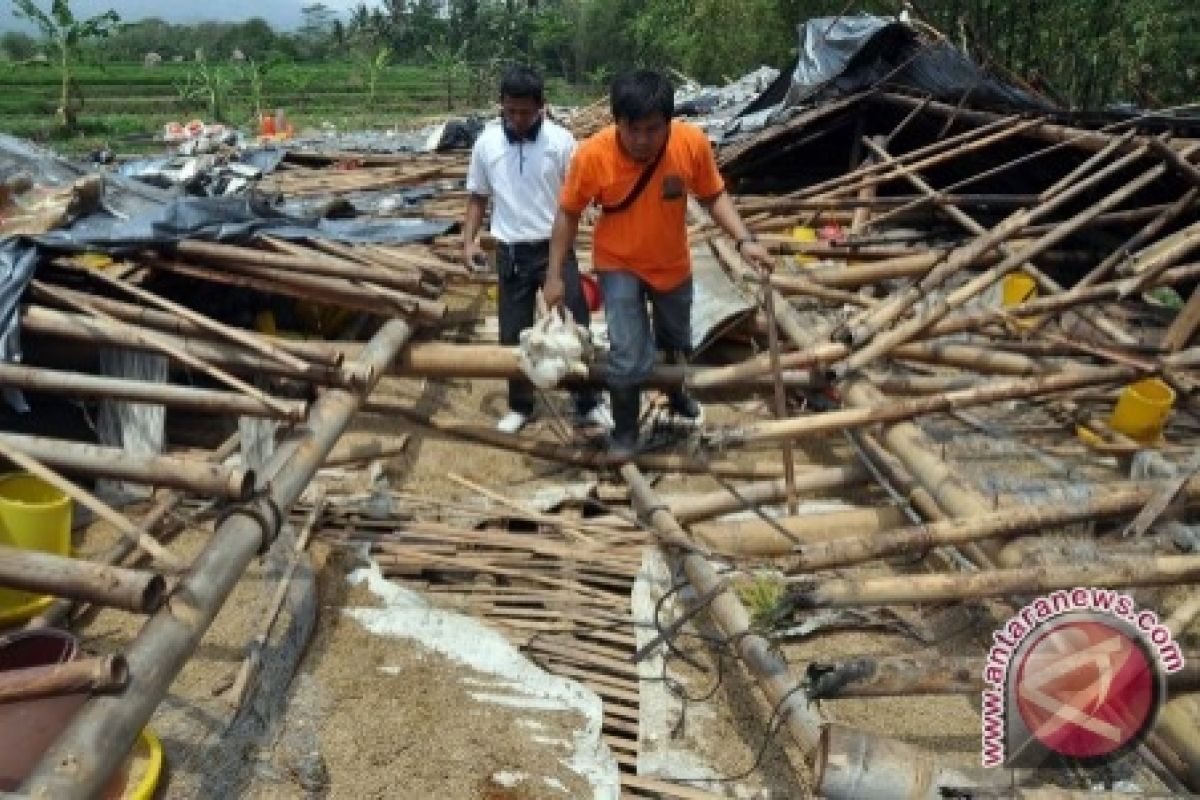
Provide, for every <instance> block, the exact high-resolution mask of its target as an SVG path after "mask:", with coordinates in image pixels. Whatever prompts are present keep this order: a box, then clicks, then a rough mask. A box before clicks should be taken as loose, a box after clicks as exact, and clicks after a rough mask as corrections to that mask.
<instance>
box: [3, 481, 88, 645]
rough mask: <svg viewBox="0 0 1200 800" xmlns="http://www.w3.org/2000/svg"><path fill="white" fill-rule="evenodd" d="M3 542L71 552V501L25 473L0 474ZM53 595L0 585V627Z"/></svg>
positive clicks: (22, 618)
mask: <svg viewBox="0 0 1200 800" xmlns="http://www.w3.org/2000/svg"><path fill="white" fill-rule="evenodd" d="M0 544H5V545H8V546H9V547H20V548H24V549H26V550H41V551H43V552H46V553H54V554H56V555H61V556H65V555H69V554H70V552H71V500H70V498H68V497H67V496H66V495H64V494H63V493H62V492H60V491H58V489H55V488H54V487H53V486H51V485H49V484H48V483H46V482H45V481H43V480H41V479H40V478H35V477H34V476H32V475H28V474H26V473H23V472H19V473H9V474H7V475H0ZM51 600H53V598H51V597H43V596H38V595H35V594H30V593H29V592H19V591H16V590H13V589H3V588H0V627H4V626H7V625H13V624H16V623H18V622H24V621H25V620H27V619H29V618H30V617H32V616H34V615H35V614H37V613H38V612H39V611H41V610H42V609H43V608H45V607H46V606H47V605H49V604H50V602H51Z"/></svg>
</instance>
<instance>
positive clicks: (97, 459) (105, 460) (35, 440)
mask: <svg viewBox="0 0 1200 800" xmlns="http://www.w3.org/2000/svg"><path fill="white" fill-rule="evenodd" d="M0 445H3V446H4V447H7V448H11V449H13V450H18V451H20V452H22V453H24V454H25V455H27V456H29V457H30V458H35V459H37V460H38V461H40V462H42V463H43V464H45V465H47V466H49V467H52V468H54V469H60V470H63V471H64V472H70V473H76V474H83V475H88V476H90V477H105V478H112V479H113V480H119V481H130V482H132V483H141V484H145V485H149V486H170V487H172V488H175V489H183V490H185V491H188V492H193V493H195V494H198V495H201V496H205V497H221V498H227V499H231V500H243V499H245V498H246V497H249V495H250V492H251V491H253V489H254V482H255V475H254V471H253V470H246V469H238V468H234V467H227V466H225V465H223V464H212V463H205V462H202V461H196V460H193V459H189V458H178V457H173V456H165V455H156V456H137V455H133V454H132V453H128V452H126V451H125V450H123V449H121V448H120V447H103V446H99V445H93V444H87V443H85V442H74V441H68V440H66V439H47V438H45V437H41V436H26V435H23V434H19V433H5V432H2V431H0Z"/></svg>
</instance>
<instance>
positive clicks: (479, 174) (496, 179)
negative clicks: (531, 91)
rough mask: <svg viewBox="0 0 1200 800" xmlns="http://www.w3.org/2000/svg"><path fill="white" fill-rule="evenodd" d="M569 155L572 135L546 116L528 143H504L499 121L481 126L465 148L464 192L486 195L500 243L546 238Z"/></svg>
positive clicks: (565, 174) (494, 231)
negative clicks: (467, 151)
mask: <svg viewBox="0 0 1200 800" xmlns="http://www.w3.org/2000/svg"><path fill="white" fill-rule="evenodd" d="M574 154H575V137H574V136H572V135H571V133H570V131H568V130H567V129H566V128H564V127H562V126H561V125H558V124H556V123H554V122H551V121H550V120H548V119H543V120H542V127H541V130H539V131H538V134H537V138H536V139H534V140H533V141H528V140H525V141H520V142H510V141H509V140H508V137H507V136H505V135H504V128H503V127H502V126H501V125H500V122H499V121H495V122H492V123H490V124H489V125H488V126H487V127H486V128H484V129H483V132H482V133H481V134H479V138H478V139H476V140H475V147H474V149H473V150H472V151H471V166H470V168H469V169H468V170H467V191H468V192H471V193H472V194H479V195H486V196H487V197H490V198H492V224H491V231H492V235H493V236H495V237H496V238H497V239H499V240H500V241H501V242H504V243H505V244H517V243H518V242H540V241H545V240H547V239H549V238H550V230H551V229H552V228H553V227H554V215H555V214H556V213H557V212H558V192H559V189H561V188H562V184H563V180H564V179H565V178H566V177H567V166H568V165H569V164H570V163H571V156H572V155H574Z"/></svg>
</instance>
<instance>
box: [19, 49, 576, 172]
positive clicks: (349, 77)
mask: <svg viewBox="0 0 1200 800" xmlns="http://www.w3.org/2000/svg"><path fill="white" fill-rule="evenodd" d="M219 68H220V69H223V70H226V71H228V74H231V75H235V76H236V78H235V80H234V81H233V82H232V84H231V86H230V92H229V100H228V102H227V104H226V111H225V114H224V116H225V117H226V118H225V119H224V120H222V121H224V122H226V123H228V124H231V125H236V126H241V127H251V126H252V125H253V124H254V117H255V109H254V106H253V99H252V91H251V88H250V82H249V79H248V76H247V74H246V72H245V70H239V69H238V68H235V67H233V66H231V65H220V66H219ZM194 69H195V65H192V64H174V63H167V64H162V65H160V66H158V67H153V68H146V67H144V66H142V65H141V64H108V65H93V64H84V65H80V66H79V67H77V68H76V69H75V71H74V79H75V82H76V84H77V86H78V90H79V95H80V96H81V98H82V103H83V105H82V108H81V109H80V111H79V120H80V130H79V131H78V132H77V133H76V134H74V135H71V136H67V135H66V134H64V132H63V131H61V130H60V129H58V128H57V126H56V124H55V119H54V111H55V109H56V108H57V107H58V91H59V76H58V72H57V71H56V69H55V68H53V67H51V66H34V65H14V64H0V130H2V131H4V132H5V133H10V134H13V135H15V136H22V137H25V138H29V139H33V140H36V141H43V142H49V143H52V144H53V145H54V146H55V147H58V148H60V149H63V150H68V151H81V150H88V149H92V148H95V147H97V146H100V145H107V146H109V147H112V148H114V149H117V150H119V151H123V152H128V151H136V150H144V149H155V148H157V145H155V144H154V143H153V142H148V141H147V139H148V137H149V136H151V135H153V134H155V133H157V132H159V131H161V130H162V127H163V125H164V124H166V123H168V122H171V121H173V120H180V121H183V120H188V119H191V118H193V117H200V118H202V119H204V120H205V121H212V119H211V117H210V114H209V109H208V108H207V107H206V106H205V105H204V104H203V103H197V102H195V101H191V102H189V101H185V100H184V99H182V98H181V96H180V92H179V89H178V87H179V86H180V85H182V84H185V83H186V82H187V80H188V76H189V75H190V74H191V73H192V72H193V71H194ZM547 93H548V95H549V99H550V101H551V102H553V103H556V104H561V105H574V104H583V103H589V102H591V101H592V100H594V99H595V97H596V92H595V91H594V90H590V89H587V88H584V87H575V86H570V85H567V84H566V83H564V82H563V81H560V80H553V79H552V80H550V81H549V82H548V87H547ZM494 97H495V88H494V87H491V86H478V85H475V83H474V79H473V78H471V77H470V76H468V75H459V76H456V77H455V79H454V82H453V90H452V102H451V104H450V108H449V109H448V108H447V102H446V84H445V78H444V76H443V75H442V74H441V73H440V72H438V71H437V70H435V69H433V68H430V67H425V66H410V65H401V66H393V67H390V68H389V69H388V70H386V71H385V72H384V74H383V75H382V76H381V77H380V79H379V82H378V84H377V86H376V92H375V100H374V102H373V103H371V102H369V101H368V91H367V88H366V81H365V78H364V76H363V71H362V69H361V67H359V66H358V65H356V64H351V63H337V62H335V63H326V64H293V65H287V66H284V67H279V68H276V69H274V70H271V71H268V73H267V77H266V79H265V82H264V92H263V107H264V108H266V109H274V108H283V109H285V110H286V111H287V113H288V116H289V118H290V119H292V121H293V122H294V123H295V125H296V127H297V130H301V129H303V128H305V127H316V126H320V125H322V124H324V123H327V122H328V123H332V124H333V125H335V126H337V127H338V128H339V129H342V130H353V129H364V128H376V127H391V126H394V125H405V124H408V123H410V122H412V121H414V120H417V119H420V118H423V117H427V116H432V115H438V114H445V113H447V111H451V112H463V111H466V110H470V109H475V108H480V107H486V106H488V105H489V104H490V103H491V102H492V100H493V98H494Z"/></svg>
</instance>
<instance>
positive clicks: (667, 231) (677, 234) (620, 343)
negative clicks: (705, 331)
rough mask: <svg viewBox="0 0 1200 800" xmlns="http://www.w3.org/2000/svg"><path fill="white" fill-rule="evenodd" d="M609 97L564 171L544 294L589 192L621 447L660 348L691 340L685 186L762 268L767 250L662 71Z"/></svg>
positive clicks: (677, 358) (627, 441) (682, 346)
mask: <svg viewBox="0 0 1200 800" xmlns="http://www.w3.org/2000/svg"><path fill="white" fill-rule="evenodd" d="M609 99H610V103H611V105H612V115H613V119H614V120H615V121H616V124H615V125H612V126H609V127H608V128H605V129H604V130H602V131H600V132H599V133H597V134H596V135H595V136H593V137H592V138H591V139H588V140H587V141H586V142H584V143H583V144H582V145H580V147H579V149H578V150H577V151H576V153H575V157H574V159H573V160H572V162H571V167H570V169H569V170H568V171H567V179H566V183H564V184H563V188H562V191H561V193H560V195H559V207H558V214H557V216H556V218H555V221H554V229H553V232H552V233H551V239H550V264H549V268H548V269H547V272H546V283H545V286H544V287H543V294H544V295H545V299H546V303H547V304H548V305H550V306H555V305H557V304H559V303H561V302H562V299H563V292H564V290H563V271H562V270H563V263H564V261H565V259H566V256H567V253H568V251H569V250H570V249H571V247H572V245H573V244H574V242H575V236H576V234H577V233H578V230H579V217H580V215H581V214H582V213H583V211H584V209H586V208H587V207H588V206H589V205H591V204H593V203H595V204H596V205H597V206H599V207H600V211H601V215H600V218H599V220H598V221H597V223H596V230H595V233H594V235H593V245H592V247H593V251H592V253H593V258H592V264H593V266H594V268H595V270H596V272H597V274H598V276H599V279H600V286H601V289H602V290H603V294H604V315H605V320H606V321H607V323H608V337H609V346H610V349H609V360H608V376H607V377H608V388H609V397H610V398H611V401H612V416H613V422H614V428H613V433H612V444H611V452H612V454H613V455H614V456H617V457H618V458H622V459H624V458H628V457H629V456H631V455H632V454H633V452H634V451H635V449H636V446H637V436H638V429H637V423H638V417H639V415H640V411H641V386H642V383H643V382H644V381H645V378H646V375H647V374H648V373H649V372H650V370H651V368H652V367H653V366H654V362H655V358H656V350H657V349H662V350H663V351H664V353H665V355H666V359H667V361H668V363H681V362H683V361H686V359H687V357H688V356H689V355H690V354H691V351H692V342H691V310H692V263H691V252H690V249H689V247H688V241H687V198H688V195H689V194H691V195H694V196H695V197H696V198H697V199H698V200H699V201H700V204H701V205H703V206H704V207H705V209H706V210H707V211H708V213H709V214H710V215H711V216H712V218H713V221H714V222H716V223H717V224H718V225H719V226H720V227H721V229H722V230H724V231H725V232H726V233H727V234H729V236H731V237H732V238H734V239H735V240H737V249H738V252H739V253H740V254H741V255H742V257H743V258H745V259H746V260H747V261H749V262H750V263H752V264H754V265H756V266H758V267H760V268H762V269H765V270H770V269H771V268H772V266H773V261H772V259H771V256H770V253H768V252H767V250H766V248H764V247H763V246H762V245H760V244H759V243H758V242H757V241H756V240H755V237H754V234H752V233H751V232H750V230H749V229H748V228H747V227H746V225H745V223H743V222H742V220H741V217H740V216H739V215H738V212H737V209H736V208H735V207H734V205H733V201H732V199H730V197H729V195H728V194H727V193H726V192H725V182H724V181H723V180H722V179H721V174H720V172H718V170H717V162H716V158H715V157H714V156H713V152H712V147H711V145H710V144H709V142H708V137H707V136H705V135H704V132H703V131H701V130H700V129H699V128H697V127H695V126H694V125H690V124H688V123H686V122H682V121H679V120H673V119H672V116H673V115H674V89H673V88H672V86H671V82H670V80H668V79H667V77H666V76H665V75H663V74H662V73H659V72H655V71H652V70H638V71H636V72H630V73H625V74H623V75H620V76H619V77H617V79H616V80H614V81H613V84H612V89H611V94H610V98H609ZM647 301H649V304H650V306H651V307H652V308H653V322H652V321H651V317H650V314H649V313H648V311H647ZM668 397H669V400H670V405H671V409H672V411H674V412H675V413H676V414H679V415H680V416H682V417H684V418H687V419H691V420H697V421H698V420H699V418H700V414H701V409H700V406H699V404H698V403H696V401H695V400H694V399H693V398H691V397H690V396H689V395H688V394H687V392H686V391H685V390H684V388H683V387H682V386H679V387H677V388H675V389H673V390H672V391H671V392H670V393H669V396H668Z"/></svg>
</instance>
